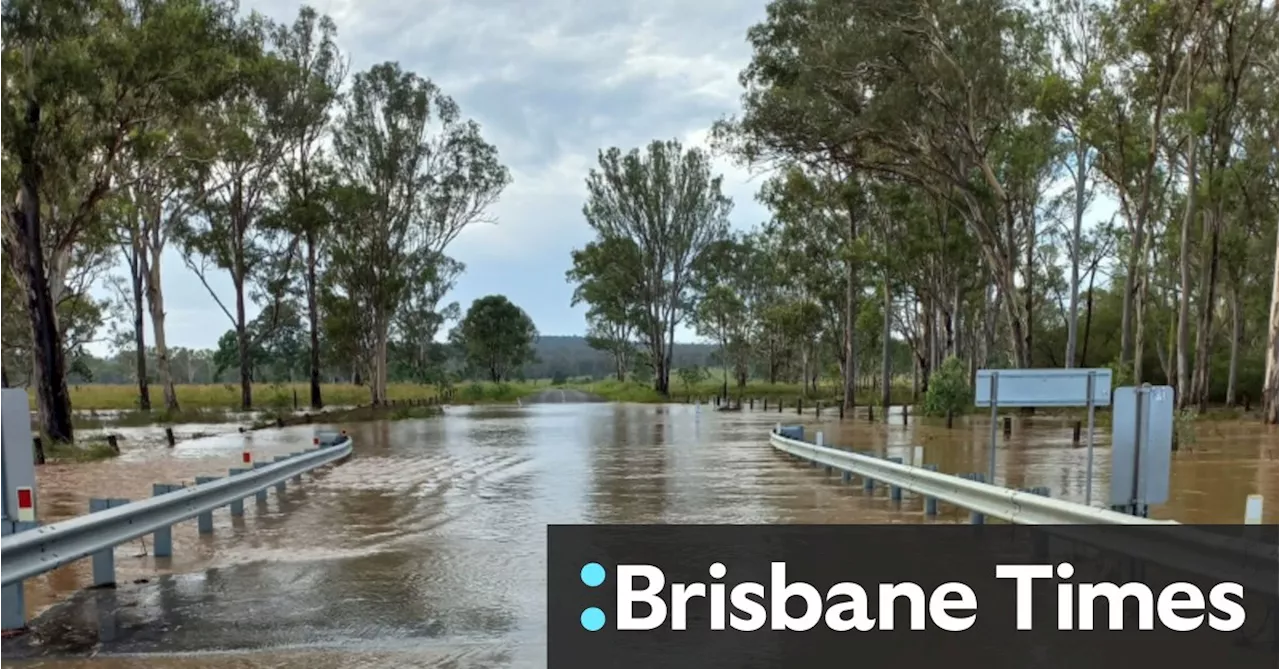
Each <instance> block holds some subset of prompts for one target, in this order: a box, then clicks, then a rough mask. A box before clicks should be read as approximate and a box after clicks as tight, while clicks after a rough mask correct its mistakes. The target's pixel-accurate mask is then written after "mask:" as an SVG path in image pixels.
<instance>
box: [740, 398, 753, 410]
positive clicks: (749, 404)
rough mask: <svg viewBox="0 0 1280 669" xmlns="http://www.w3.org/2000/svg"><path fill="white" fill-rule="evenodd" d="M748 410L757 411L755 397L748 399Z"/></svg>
mask: <svg viewBox="0 0 1280 669" xmlns="http://www.w3.org/2000/svg"><path fill="white" fill-rule="evenodd" d="M738 403H739V404H741V403H742V402H738ZM747 410H748V411H755V410H756V398H754V397H749V398H747Z"/></svg>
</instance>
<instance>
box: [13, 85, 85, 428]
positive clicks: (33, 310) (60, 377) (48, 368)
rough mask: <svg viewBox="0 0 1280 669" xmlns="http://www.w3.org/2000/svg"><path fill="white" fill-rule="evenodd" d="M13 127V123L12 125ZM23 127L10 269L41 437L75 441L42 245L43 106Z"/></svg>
mask: <svg viewBox="0 0 1280 669" xmlns="http://www.w3.org/2000/svg"><path fill="white" fill-rule="evenodd" d="M10 122H13V120H11V121H10ZM22 123H24V124H25V125H26V128H25V132H24V133H23V134H22V140H23V141H21V142H18V143H17V145H16V146H15V147H14V148H15V153H16V154H17V159H18V162H19V168H18V201H17V202H16V203H15V204H13V205H12V206H11V207H10V209H9V217H10V220H11V221H12V222H13V228H14V230H13V232H14V235H13V237H14V238H13V240H12V242H11V243H10V242H6V243H8V244H9V246H10V248H9V249H8V250H9V253H8V254H7V255H8V256H9V258H10V261H9V262H10V263H12V265H13V266H14V268H15V270H17V271H15V272H14V274H15V275H18V276H21V277H22V278H23V283H24V284H25V285H24V286H23V287H24V288H25V290H26V303H27V304H26V306H27V318H28V320H29V321H30V325H31V356H32V358H33V359H34V360H35V361H36V363H35V368H36V369H37V370H39V374H38V375H37V376H36V378H34V379H32V381H33V382H34V383H35V386H36V399H37V405H38V406H39V410H40V427H41V431H42V432H43V433H44V435H45V436H47V437H48V438H49V439H50V440H52V441H53V442H71V441H74V440H75V429H74V428H73V427H72V425H71V395H70V394H69V393H68V392H67V376H66V359H65V353H64V351H63V350H62V333H61V332H60V331H59V329H58V320H57V312H56V310H55V305H54V302H53V298H52V295H51V293H50V289H49V281H48V276H47V275H46V273H45V265H44V245H43V241H42V239H41V221H40V187H41V181H42V175H41V173H40V166H39V165H38V164H37V163H36V155H35V153H36V152H35V146H34V142H35V138H36V137H37V136H39V133H40V104H39V103H38V102H36V101H35V100H34V99H28V100H27V102H26V109H25V115H24V118H23V120H22Z"/></svg>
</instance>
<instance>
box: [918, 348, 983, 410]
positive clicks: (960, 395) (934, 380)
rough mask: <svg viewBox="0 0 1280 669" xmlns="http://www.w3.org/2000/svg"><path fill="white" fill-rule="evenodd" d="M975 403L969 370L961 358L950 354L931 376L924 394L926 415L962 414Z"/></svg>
mask: <svg viewBox="0 0 1280 669" xmlns="http://www.w3.org/2000/svg"><path fill="white" fill-rule="evenodd" d="M972 404H973V389H971V388H970V387H969V370H968V369H967V367H966V365H965V363H964V361H963V360H961V359H960V358H957V357H955V356H950V357H948V358H947V359H946V360H943V361H942V366H941V367H939V368H938V370H937V371H935V372H934V373H933V375H932V376H930V377H929V390H928V392H926V393H925V396H924V407H923V409H924V413H925V415H926V416H933V417H942V416H946V415H947V414H948V413H950V414H952V415H961V414H964V413H966V412H968V411H969V408H970V407H971V406H972Z"/></svg>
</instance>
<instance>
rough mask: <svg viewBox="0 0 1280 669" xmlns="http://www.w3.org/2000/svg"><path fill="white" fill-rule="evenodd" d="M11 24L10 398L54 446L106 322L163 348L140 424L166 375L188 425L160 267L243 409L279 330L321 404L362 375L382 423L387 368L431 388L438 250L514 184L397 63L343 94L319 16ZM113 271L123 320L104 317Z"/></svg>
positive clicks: (473, 128) (170, 15)
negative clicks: (220, 323)
mask: <svg viewBox="0 0 1280 669" xmlns="http://www.w3.org/2000/svg"><path fill="white" fill-rule="evenodd" d="M3 12H4V16H3V19H4V34H3V58H4V60H3V66H4V78H5V88H4V94H3V95H4V113H5V118H6V123H5V124H4V129H3V132H4V135H3V150H4V161H3V165H4V169H3V179H2V184H3V193H4V245H3V250H2V253H3V256H4V259H3V260H4V264H5V267H6V269H7V271H6V272H4V277H3V278H4V286H3V296H4V313H5V319H4V332H3V344H4V353H5V355H4V377H5V382H6V384H7V383H8V381H9V377H10V375H11V374H13V375H15V376H16V375H18V374H21V375H23V376H26V377H28V381H29V385H30V386H31V387H32V388H33V390H34V394H35V396H36V400H37V401H36V404H37V405H38V409H39V415H40V426H41V429H42V431H43V432H44V433H45V434H46V435H47V436H48V437H49V438H51V439H54V440H58V441H70V440H72V439H73V436H74V434H73V431H72V425H71V413H70V412H71V406H70V399H69V396H68V392H67V374H68V370H69V369H72V370H76V369H79V371H84V369H83V366H82V365H81V364H80V363H82V362H83V358H84V355H85V351H84V348H83V346H84V344H85V343H86V342H87V341H89V340H91V339H93V338H94V337H95V332H96V331H97V329H98V328H99V327H101V326H102V324H103V321H104V319H105V318H106V317H107V316H108V315H110V313H111V312H112V311H113V310H117V311H119V312H120V314H119V315H121V316H122V317H123V321H124V322H125V323H127V324H128V325H127V326H126V327H125V328H123V329H124V332H122V333H116V334H117V336H120V337H122V338H125V339H131V340H132V347H133V349H134V350H135V351H140V352H142V351H154V355H153V356H152V355H135V356H134V358H135V364H136V370H135V373H134V375H133V376H134V378H135V379H137V380H138V383H139V387H138V392H139V405H140V406H141V407H142V408H143V409H148V408H150V406H151V404H152V398H150V396H149V390H148V387H147V384H146V382H145V381H146V379H148V378H149V377H150V375H151V371H150V370H149V369H148V366H149V365H153V366H154V372H155V375H156V377H157V381H158V383H159V385H160V386H161V388H162V393H163V405H164V407H165V408H166V409H169V410H176V409H178V399H177V394H176V393H175V391H174V384H175V383H176V382H179V380H180V379H181V374H182V373H185V372H184V371H182V370H177V369H175V368H174V357H173V354H174V352H173V351H171V350H170V347H169V346H168V344H167V342H166V339H165V327H166V321H165V302H164V282H163V278H164V277H162V276H161V262H160V259H161V256H162V254H163V253H164V252H165V251H166V249H174V250H177V251H178V252H179V253H180V254H181V256H182V258H183V259H184V261H185V264H186V266H187V268H188V269H189V270H190V271H191V272H192V273H193V274H194V275H195V276H196V277H198V278H199V280H200V281H201V282H202V283H203V284H204V286H205V287H206V288H208V289H209V294H210V295H211V297H212V298H213V299H214V300H215V302H216V303H217V305H218V307H219V310H220V311H221V312H222V313H223V315H224V316H225V317H226V319H227V325H228V326H229V327H230V328H231V332H232V333H233V334H232V335H230V337H231V339H232V340H233V341H232V342H227V343H228V344H233V348H234V352H235V360H234V366H235V368H236V370H237V372H238V374H237V375H238V377H239V384H240V389H241V404H242V406H243V408H245V409H248V408H250V407H251V406H252V403H253V397H252V383H251V382H252V377H253V374H252V373H253V368H254V365H255V360H254V355H255V351H258V350H259V349H260V348H261V347H262V346H263V345H264V343H266V342H268V341H269V340H272V339H273V338H276V339H278V338H279V334H280V329H281V326H282V325H281V324H282V323H284V324H290V325H291V326H292V327H294V328H296V329H298V330H299V331H301V332H305V333H306V336H305V337H304V338H303V339H302V342H303V348H304V349H305V357H306V359H307V365H306V367H307V376H308V378H309V382H310V387H311V388H310V398H309V400H310V404H311V405H312V406H315V407H319V406H321V405H322V402H323V398H322V397H321V388H320V381H321V378H322V376H321V370H322V368H323V367H324V365H326V364H329V365H335V364H338V362H337V361H343V362H342V364H345V365H349V366H350V367H351V368H352V369H355V370H358V374H359V375H360V376H361V377H362V378H363V379H364V382H365V383H367V384H368V386H369V389H370V399H371V401H372V402H374V403H379V402H381V401H383V400H384V399H385V398H386V386H387V382H388V380H389V378H390V368H389V362H388V360H389V359H390V357H391V351H392V349H400V350H401V351H407V358H408V360H407V362H405V364H407V365H408V366H409V367H410V368H411V369H412V370H413V372H414V373H415V374H418V375H419V376H421V375H424V374H427V373H428V370H429V369H430V368H431V367H432V366H433V364H434V361H433V359H432V357H431V356H432V354H433V352H432V350H431V347H430V346H425V345H421V343H422V342H427V343H430V342H432V341H434V339H435V335H436V332H437V330H438V329H439V328H440V327H441V326H442V324H443V323H444V322H446V320H447V319H448V318H450V317H451V316H456V315H457V312H458V311H459V309H458V307H457V305H453V304H450V305H442V304H441V301H442V299H443V296H444V295H445V293H446V292H447V291H448V290H449V288H450V287H451V286H452V285H453V283H454V281H455V280H456V278H457V277H458V275H459V274H460V273H461V272H462V271H463V269H464V268H463V266H462V265H461V263H459V262H457V261H456V260H454V259H452V258H450V257H449V256H448V255H447V254H446V251H447V249H448V247H449V244H450V243H451V242H452V241H453V240H454V239H455V238H456V237H457V236H458V234H459V233H460V232H461V231H462V230H463V229H464V228H466V227H467V226H469V225H472V224H474V223H476V222H479V221H484V220H486V217H487V212H488V209H489V207H490V205H492V204H493V203H494V202H495V201H496V200H497V198H498V196H499V195H500V194H501V193H502V191H503V190H504V188H505V187H506V186H507V185H508V184H509V183H510V181H511V177H510V174H509V172H508V170H507V169H506V167H504V166H503V164H502V163H501V161H500V160H499V156H498V151H497V149H496V148H495V147H494V146H493V145H492V144H490V143H488V142H486V141H485V140H484V138H483V136H482V133H481V131H480V127H479V125H478V124H477V123H475V122H474V121H472V120H469V119H468V118H466V116H464V114H463V113H462V110H461V109H460V108H459V107H458V105H457V104H456V103H455V102H454V101H453V100H452V99H451V98H450V97H449V96H448V95H446V94H445V93H444V92H443V91H441V90H440V89H439V88H438V87H437V86H436V85H435V84H434V83H432V81H431V80H430V79H428V78H425V77H423V76H421V75H419V74H417V73H414V72H410V71H406V70H404V69H403V68H401V66H400V65H399V64H397V63H394V62H388V63H381V64H378V65H374V66H373V67H371V68H369V69H368V70H366V71H363V72H357V73H354V74H352V75H351V76H350V77H348V74H349V72H348V70H349V68H348V65H347V61H346V58H345V56H344V54H343V53H342V51H341V50H340V48H339V46H338V43H337V30H336V27H335V25H334V23H333V21H332V20H330V19H329V18H328V17H327V16H322V15H320V14H318V13H317V12H316V11H315V10H314V9H312V8H310V7H303V8H302V9H301V10H300V11H299V13H298V15H297V17H296V19H295V20H294V21H293V22H291V23H283V24H277V23H275V22H273V21H271V20H269V19H267V18H266V17H264V16H262V15H260V14H258V13H256V12H255V13H251V14H248V15H242V14H241V13H239V12H238V10H237V6H236V4H235V3H234V2H230V1H227V0H52V1H50V0H12V1H6V2H5V4H4V9H3ZM120 261H123V262H120ZM117 263H119V264H122V265H123V266H124V267H125V268H126V270H127V272H126V273H127V278H126V279H125V280H123V281H120V282H119V284H118V286H117V288H118V290H119V293H120V299H119V300H110V301H107V302H103V301H98V300H95V299H93V297H92V296H91V295H90V294H89V291H88V288H89V285H90V284H91V283H93V282H94V281H98V280H103V277H104V276H105V272H106V271H107V270H108V269H109V268H110V267H112V266H113V265H115V264H117ZM215 275H221V276H222V277H225V278H227V279H230V283H231V285H232V286H233V295H231V296H230V299H228V300H226V301H224V300H223V299H222V297H221V296H220V295H219V294H218V293H217V292H215V291H214V290H213V289H212V287H211V285H212V281H213V277H214V276H215ZM251 304H257V305H258V306H259V307H260V308H261V315H260V316H258V317H257V318H256V319H250V318H249V317H248V310H249V306H250V305H251ZM144 314H147V315H149V316H150V320H151V323H152V328H151V332H146V331H145V329H144V327H143V323H144V320H143V319H144ZM78 365H79V366H78ZM19 370H21V371H19Z"/></svg>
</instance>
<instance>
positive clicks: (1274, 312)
mask: <svg viewBox="0 0 1280 669" xmlns="http://www.w3.org/2000/svg"><path fill="white" fill-rule="evenodd" d="M1275 255H1276V257H1275V263H1274V267H1273V268H1272V270H1271V310H1270V311H1271V315H1270V316H1268V317H1267V351H1266V363H1265V366H1264V373H1263V374H1264V376H1263V381H1262V420H1263V421H1264V422H1266V423H1270V424H1272V425H1274V424H1276V422H1277V420H1280V360H1277V356H1280V244H1277V245H1276V250H1275Z"/></svg>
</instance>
